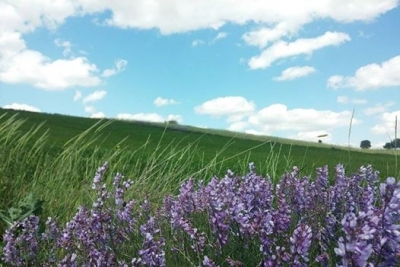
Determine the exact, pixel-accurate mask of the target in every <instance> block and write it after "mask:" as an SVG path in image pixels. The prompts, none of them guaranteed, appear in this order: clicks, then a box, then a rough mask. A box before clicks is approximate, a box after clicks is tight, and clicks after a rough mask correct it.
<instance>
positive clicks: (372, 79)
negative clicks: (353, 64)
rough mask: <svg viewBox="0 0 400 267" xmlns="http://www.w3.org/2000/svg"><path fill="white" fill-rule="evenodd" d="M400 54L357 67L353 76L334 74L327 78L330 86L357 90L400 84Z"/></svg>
mask: <svg viewBox="0 0 400 267" xmlns="http://www.w3.org/2000/svg"><path fill="white" fill-rule="evenodd" d="M399 73H400V56H396V57H393V58H391V59H389V60H387V61H385V62H382V64H381V65H379V64H375V63H374V64H369V65H366V66H363V67H361V68H359V69H358V70H357V71H356V73H355V75H354V76H348V77H345V76H340V75H334V76H331V77H330V78H329V79H328V83H327V86H328V87H330V88H334V89H337V88H354V89H355V90H357V91H363V90H368V89H379V88H383V87H391V86H400V75H399Z"/></svg>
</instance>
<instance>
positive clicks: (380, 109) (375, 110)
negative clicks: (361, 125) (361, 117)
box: [363, 102, 395, 116]
mask: <svg viewBox="0 0 400 267" xmlns="http://www.w3.org/2000/svg"><path fill="white" fill-rule="evenodd" d="M394 104H395V102H388V103H386V104H382V103H377V104H376V105H375V106H373V107H369V108H366V109H364V110H363V113H364V114H365V115H367V116H371V115H375V114H379V113H384V112H386V111H387V109H388V108H389V107H391V106H393V105H394Z"/></svg>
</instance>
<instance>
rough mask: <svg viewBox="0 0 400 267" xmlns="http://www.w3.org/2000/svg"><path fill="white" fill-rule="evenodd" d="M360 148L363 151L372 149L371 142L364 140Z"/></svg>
mask: <svg viewBox="0 0 400 267" xmlns="http://www.w3.org/2000/svg"><path fill="white" fill-rule="evenodd" d="M360 147H361V148H362V149H367V148H370V147H371V141H369V140H362V141H361V143H360Z"/></svg>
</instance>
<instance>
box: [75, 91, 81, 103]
mask: <svg viewBox="0 0 400 267" xmlns="http://www.w3.org/2000/svg"><path fill="white" fill-rule="evenodd" d="M81 98H82V92H81V91H79V90H77V91H76V92H75V95H74V102H76V101H79V100H80V99H81Z"/></svg>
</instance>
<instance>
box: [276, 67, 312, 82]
mask: <svg viewBox="0 0 400 267" xmlns="http://www.w3.org/2000/svg"><path fill="white" fill-rule="evenodd" d="M314 72H315V68H313V67H310V66H303V67H300V66H296V67H290V68H287V69H285V70H284V71H282V73H281V75H280V76H278V77H275V78H274V80H277V81H287V80H294V79H297V78H300V77H304V76H307V75H310V74H311V73H314Z"/></svg>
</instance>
